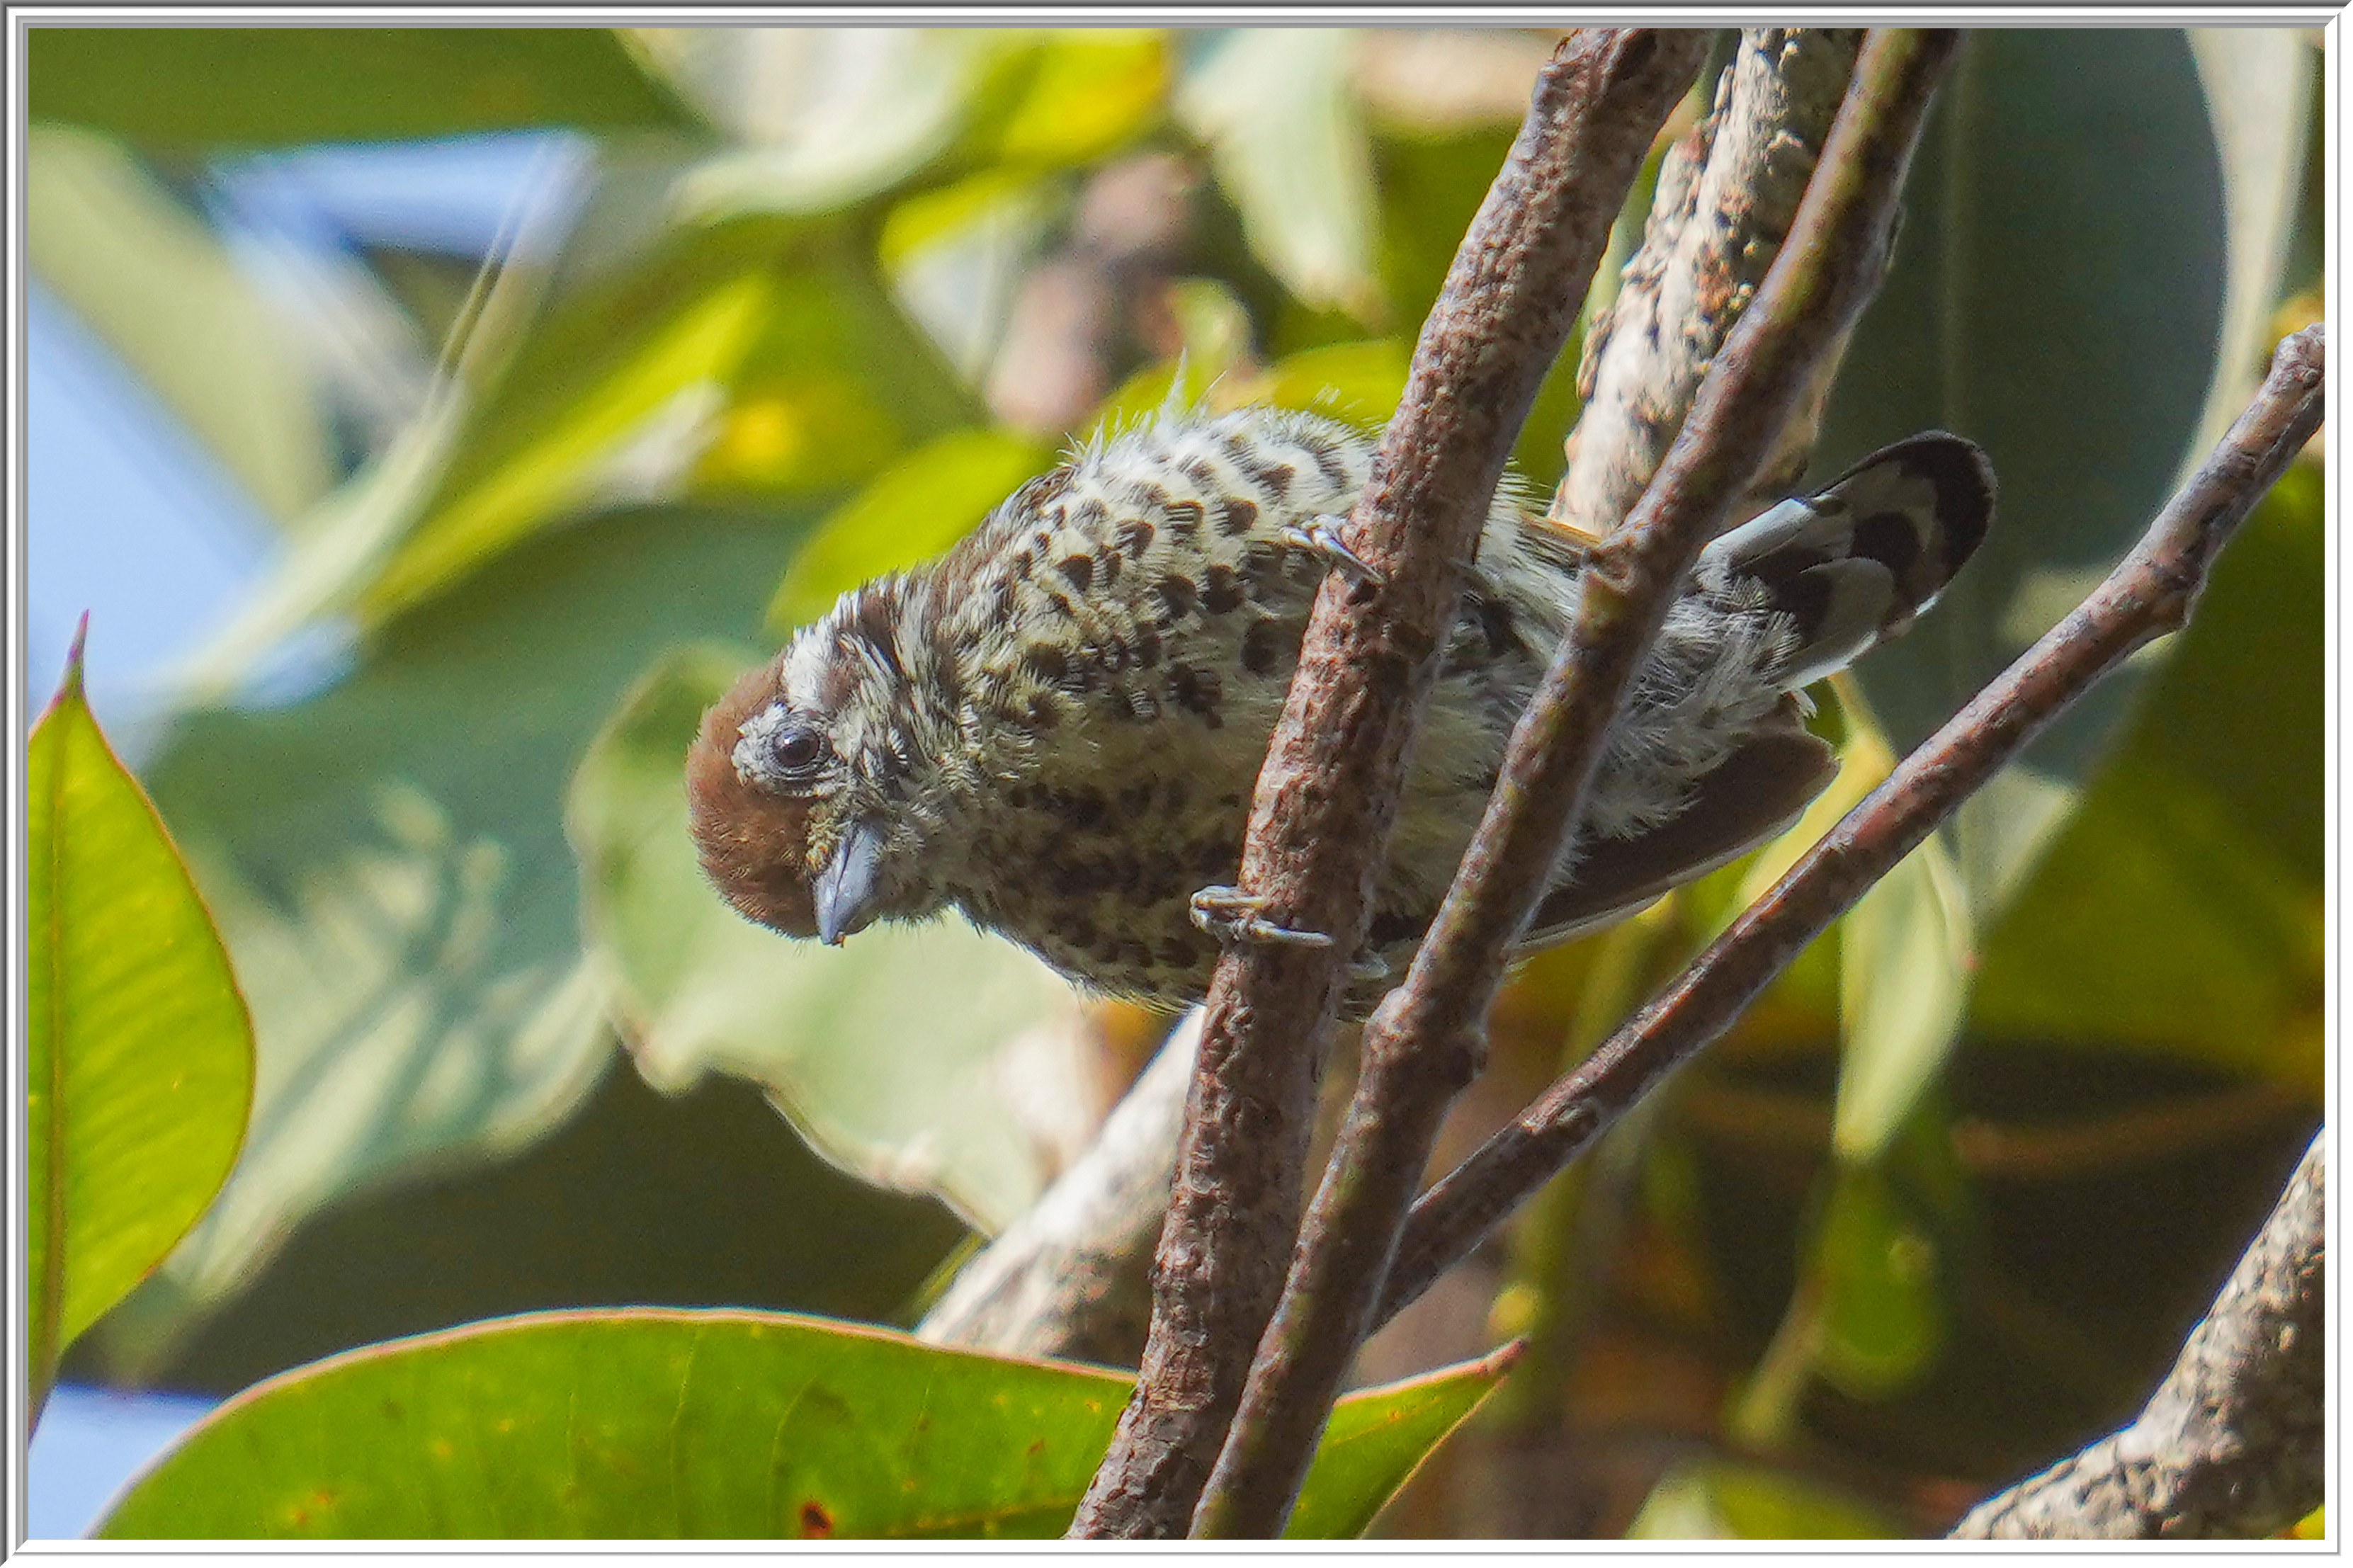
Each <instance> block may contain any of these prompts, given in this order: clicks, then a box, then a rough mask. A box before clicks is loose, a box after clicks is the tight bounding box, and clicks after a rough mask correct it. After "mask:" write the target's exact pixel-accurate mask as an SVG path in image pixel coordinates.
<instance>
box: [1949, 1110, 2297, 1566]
mask: <svg viewBox="0 0 2353 1568" xmlns="http://www.w3.org/2000/svg"><path fill="white" fill-rule="evenodd" d="M2327 1140H2328V1132H2327V1129H2326V1128H2323V1129H2322V1130H2321V1131H2319V1132H2317V1133H2316V1134H2314V1135H2313V1140H2312V1145H2311V1147H2310V1148H2308V1149H2306V1151H2305V1154H2304V1159H2303V1161H2302V1163H2299V1164H2298V1165H2297V1166H2296V1168H2295V1174H2294V1175H2293V1176H2291V1177H2289V1178H2288V1184H2287V1190H2286V1191H2285V1192H2284V1193H2282V1194H2280V1200H2279V1203H2278V1205H2277V1206H2275V1207H2274V1209H2273V1210H2272V1213H2271V1217H2270V1218H2269V1219H2267V1220H2265V1221H2264V1222H2263V1229H2262V1230H2261V1231H2259V1232H2257V1233H2256V1236H2255V1239H2254V1241H2253V1244H2252V1245H2251V1246H2249V1247H2248V1248H2247V1250H2246V1254H2245V1256H2243V1257H2242V1258H2240V1259H2239V1266H2238V1268H2235V1269H2233V1270H2232V1273H2231V1278H2230V1279H2229V1280H2228V1282H2226V1283H2225V1284H2224V1285H2223V1287H2222V1293H2221V1295H2220V1296H2217V1297H2216V1298H2215V1299H2214V1307H2213V1310H2211V1311H2210V1312H2208V1313H2207V1314H2206V1318H2205V1321H2202V1322H2200V1324H2199V1325H2198V1327H2197V1328H2196V1329H2194V1330H2193V1331H2191V1332H2190V1335H2189V1342H2188V1343H2187V1344H2185V1345H2183V1346H2182V1348H2181V1355H2180V1358H2179V1360H2177V1361H2176V1362H2175V1363H2173V1371H2172V1372H2171V1373H2168V1375H2167V1377H2166V1380H2165V1382H2164V1383H2163V1384H2160V1385H2158V1391H2157V1393H2156V1394H2153V1395H2152V1396H2151V1397H2150V1399H2149V1402H2148V1404H2147V1406H2146V1407H2145V1408H2143V1409H2142V1411H2141V1413H2140V1415H2138V1416H2137V1418H2136V1419H2135V1420H2134V1421H2133V1423H2132V1425H2131V1426H2126V1428H2125V1429H2124V1430H2123V1431H2121V1432H2118V1433H2116V1435H2115V1436H2109V1437H2103V1438H2102V1439H2100V1441H2098V1442H2096V1443H2094V1444H2093V1445H2092V1446H2091V1447H2088V1448H2086V1449H2084V1451H2083V1452H2082V1453H2080V1454H2077V1455H2075V1456H2074V1457H2073V1458H2069V1459H2064V1460H2062V1461H2061V1462H2060V1463H2058V1464H2056V1465H2053V1466H2052V1467H2051V1468H2049V1469H2047V1470H2045V1471H2043V1472H2042V1474H2041V1475H2039V1476H2035V1477H2032V1478H2031V1479H2027V1480H2023V1481H2021V1482H2019V1483H2018V1485H2016V1486H2014V1487H2012V1488H2010V1489H2009V1490H2008V1491H2005V1492H2002V1493H2000V1494H1999V1495H1997V1496H1995V1497H1992V1498H1989V1499H1988V1500H1986V1501H1984V1502H1981V1503H1979V1504H1978V1506H1977V1507H1976V1508H1974V1509H1972V1510H1969V1513H1968V1517H1967V1518H1965V1519H1963V1520H1962V1521H1961V1522H1960V1523H1959V1524H1958V1525H1957V1526H1955V1527H1954V1529H1953V1538H1954V1539H1956V1540H1964V1541H2153V1540H2157V1539H2159V1538H2163V1537H2170V1538H2175V1539H2183V1538H2189V1539H2199V1540H2222V1539H2244V1538H2247V1537H2252V1536H2265V1535H2272V1534H2275V1533H2277V1532H2278V1531H2281V1530H2284V1529H2285V1528H2286V1527H2287V1526H2289V1525H2291V1524H2294V1523H2295V1521H2297V1520H2299V1519H2301V1518H2303V1517H2304V1516H2305V1515H2306V1514H2307V1513H2309V1512H2311V1511H2312V1510H2314V1509H2316V1508H2317V1507H2319V1506H2320V1501H2321V1498H2322V1496H2323V1492H2324V1489H2325V1483H2326V1479H2327V1476H2326V1466H2327V1437H2328V1423H2327V1373H2328V1356H2327V1342H2326V1340H2325V1338H2324V1336H2325V1334H2326V1332H2327V1314H2326V1312H2325V1310H2324V1306H2325V1303H2324V1301H2323V1293H2322V1283H2323V1282H2322V1273H2323V1268H2322V1265H2323V1263H2324V1261H2325V1258H2326V1255H2327V1158H2326V1157H2327Z"/></svg>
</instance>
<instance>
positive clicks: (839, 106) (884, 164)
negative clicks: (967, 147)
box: [647, 27, 1036, 219]
mask: <svg viewBox="0 0 2353 1568" xmlns="http://www.w3.org/2000/svg"><path fill="white" fill-rule="evenodd" d="M647 42H648V44H649V47H650V48H651V49H652V50H653V52H654V53H655V54H656V56H657V57H658V58H661V59H663V60H664V61H665V62H666V63H667V64H668V65H669V66H670V69H671V70H672V71H673V72H675V73H676V74H677V75H679V76H680V78H681V79H682V80H684V81H685V82H686V83H688V84H689V88H690V90H691V91H692V92H694V93H695V94H696V95H697V96H698V97H699V98H700V99H701V100H702V101H704V102H705V103H707V104H709V105H710V106H711V109H712V115H713V117H714V118H715V119H717V120H719V121H723V122H724V123H726V124H728V125H730V126H732V127H733V128H734V129H735V131H736V134H737V139H738V142H739V143H740V144H739V145H737V146H735V147H732V148H730V149H728V150H727V151H724V152H722V153H716V154H714V155H712V156H711V157H709V158H707V159H704V160H703V161H702V163H699V164H697V165H696V166H695V167H694V168H693V169H692V170H691V171H690V172H689V173H688V174H686V175H685V176H684V177H683V178H682V179H681V181H680V183H679V187H678V202H679V205H680V208H681V211H682V212H683V213H685V214H686V215H688V216H691V217H694V218H698V219H722V218H731V217H742V216H753V215H757V214H764V213H765V214H796V213H799V214H807V213H820V212H828V211H834V210H839V209H840V208H843V207H848V206H849V205H853V204H855V203H858V202H860V201H863V200H865V199H867V198H868V197H871V196H875V195H881V193H883V192H885V191H887V190H890V189H891V188H892V187H893V186H895V185H897V184H899V183H900V182H901V181H902V180H904V179H905V178H907V176H909V175H911V174H914V173H915V172H916V171H917V170H919V169H922V168H923V167H925V166H926V165H928V164H929V163H932V162H933V161H934V159H936V158H937V157H938V156H939V155H940V154H941V153H943V152H944V151H945V150H946V149H947V148H948V147H949V146H950V144H951V143H952V142H955V138H956V136H957V133H958V132H960V131H962V130H963V129H964V128H965V125H966V123H967V122H968V121H969V120H970V119H971V117H972V116H973V114H974V111H975V107H976V101H977V100H979V99H980V98H982V97H983V96H984V95H985V89H987V86H988V84H989V83H990V82H991V80H992V79H994V78H995V77H996V76H997V74H998V73H1000V72H1001V71H1002V70H1003V69H1004V68H1006V67H1007V65H1008V58H1010V57H1014V56H1018V55H1021V54H1025V53H1027V52H1028V51H1029V49H1031V48H1034V47H1035V43H1036V39H1035V35H1032V34H1026V33H1007V32H1004V31H999V30H993V29H988V28H976V27H872V28H867V27H856V28H841V27H745V28H712V29H694V30H691V31H690V30H687V29H678V30H676V31H664V32H659V33H653V34H650V35H649V37H648V38H647Z"/></svg>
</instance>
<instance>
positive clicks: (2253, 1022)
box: [1970, 466, 2327, 1094]
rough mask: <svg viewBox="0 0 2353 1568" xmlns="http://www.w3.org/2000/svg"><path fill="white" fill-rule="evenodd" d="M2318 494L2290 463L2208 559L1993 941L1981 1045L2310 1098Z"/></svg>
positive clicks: (2318, 863)
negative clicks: (2133, 1051)
mask: <svg viewBox="0 0 2353 1568" xmlns="http://www.w3.org/2000/svg"><path fill="white" fill-rule="evenodd" d="M2322 499H2323V485H2322V477H2321V475H2320V473H2319V472H2318V470H2317V469H2315V468H2308V467H2303V466H2299V467H2297V468H2293V469H2291V470H2290V471H2289V473H2288V474H2287V475H2286V476H2285V477H2284V479H2282V480H2281V482H2280V484H2279V485H2278V486H2277V487H2276V488H2275V489H2274V491H2273V493H2272V495H2271V497H2270V498H2269V499H2267V500H2265V501H2264V502H2263V505H2262V506H2260V507H2259V508H2257V510H2255V513H2254V514H2253V516H2252V517H2251V518H2250V519H2249V520H2248V521H2247V523H2246V525H2245V526H2244V527H2243V528H2242V530H2241V531H2240V534H2239V536H2238V537H2237V538H2236V539H2235V540H2234V541H2233V542H2232V544H2231V546H2230V548H2229V549H2228V550H2227V551H2225V552H2224V553H2223V555H2222V557H2221V561H2220V562H2219V563H2217V564H2216V566H2215V570H2214V576H2213V580H2212V582H2211V584H2210V585H2209V586H2208V588H2207V591H2206V592H2205V594H2204V595H2201V596H2200V601H2199V604H2198V608H2197V611H2196V613H2195V615H2194V616H2192V618H2191V620H2190V623H2189V628H2188V629H2187V630H2186V631H2184V632H2183V633H2181V634H2180V635H2179V637H2177V638H2174V639H2172V640H2173V641H2174V643H2175V644H2176V646H2175V647H2172V648H2171V649H2170V650H2169V651H2168V656H2167V658H2166V662H2165V663H2164V665H2163V667H2162V668H2161V669H2160V670H2159V672H2158V674H2157V675H2156V676H2155V677H2154V678H2153V679H2151V681H2150V683H2149V690H2148V692H2147V700H2146V702H2145V704H2144V706H2143V707H2142V709H2141V710H2140V712H2139V713H2138V714H2137V716H2136V717H2135V719H2134V721H2133V724H2132V727H2131V729H2130V730H2129V731H2127V732H2126V736H2125V738H2124V740H2123V742H2122V743H2121V744H2120V745H2119V746H2118V748H2117V751H2116V755H2115V756H2114V757H2113V758H2112V759H2111V760H2110V762H2109V763H2108V765H2107V766H2106V767H2105V768H2104V769H2103V770H2102V771H2101V773H2099V774H2098V775H2097V776H2096V777H2095V778H2094V780H2093V782H2092V784H2091V786H2090V788H2089V789H2088V790H2087V791H2086V792H2085V795H2084V804H2083V806H2082V809H2081V810H2079V811H2078V812H2077V813H2076V814H2075V816H2073V819H2072V820H2070V822H2069V823H2068V824H2067V826H2066V828H2065V830H2064V831H2063V833H2062V834H2061V836H2060V837H2059V838H2058V840H2057V842H2055V843H2054V844H2053V845H2052V848H2051V850H2050V852H2049V854H2048V856H2047V857H2046V858H2045V859H2044V860H2043V862H2042V866H2041V867H2040V868H2039V869H2038V870H2037V871H2036V872H2035V874H2034V876H2033V879H2032V880H2031V883H2030V884H2029V885H2028V887H2027V889H2026V890H2025V891H2024V892H2023V893H2021V895H2020V897H2019V899H2018V900H2017V902H2016V904H2015V905H2014V906H2013V907H2012V909H2011V910H2010V913H2009V914H2008V915H2007V916H2006V917H2005V918H2004V920H2003V921H2002V922H2001V923H2000V925H1999V926H1997V927H1996V928H1995V929H1994V930H1993V931H1991V932H1990V933H1989V936H1988V939H1987V942H1986V944H1985V955H1984V963H1983V968H1982V970H1981V972H1980V973H1979V975H1978V985H1977V990H1976V994H1975V998H1974V1000H1973V1002H1972V1004H1971V1010H1970V1027H1971V1028H1972V1029H1973V1030H1974V1031H1976V1032H1978V1033H1980V1034H1983V1035H1986V1036H1989V1037H1995V1038H2006V1039H2031V1040H2039V1041H2049V1042H2054V1043H2063V1044H2065V1043H2072V1044H2079V1045H2089V1046H2105V1047H2128V1048H2137V1049H2142V1050H2157V1051H2162V1052H2168V1053H2173V1054H2178V1055H2181V1056H2185V1057H2188V1058H2191V1059H2194V1060H2197V1061H2200V1062H2204V1063H2207V1064H2210V1065H2211V1066H2214V1067H2219V1068H2224V1069H2226V1070H2231V1071H2237V1072H2243V1073H2249V1074H2253V1075H2255V1076H2259V1077H2263V1078H2269V1079H2279V1080H2284V1081H2286V1082H2289V1083H2292V1084H2297V1085H2301V1086H2303V1087H2305V1088H2306V1089H2309V1090H2310V1091H2311V1092H2313V1093H2315V1094H2317V1093H2318V1092H2319V1090H2320V1088H2321V1082H2322V1038H2323V1020H2324V1016H2325V1012H2324V1010H2325V1005H2326V996H2327V990H2326V975H2327V963H2326V958H2325V953H2326V950H2327V949H2326V936H2325V930H2326V926H2325V920H2324V912H2325V907H2326V906H2325V899H2324V892H2325V889H2324V886H2323V868H2324V866H2325V858H2324V853H2323V850H2324V841H2323V834H2324V832H2325V827H2326V819H2327V814H2326V802H2327V795H2326V792H2325V784H2324V781H2325V778H2326V767H2325V759H2324V744H2325V733H2326V731H2325V725H2326V714H2327V702H2326V698H2325V690H2326V672H2325V663H2326V661H2325V658H2324V654H2325V647H2326V633H2325V626H2326V620H2325V615H2324V604H2323V595H2324V584H2325V581H2326V576H2327V570H2326V559H2327V557H2326V535H2325V525H2324V521H2323V511H2322Z"/></svg>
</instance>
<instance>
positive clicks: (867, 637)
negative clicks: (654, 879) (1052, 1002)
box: [686, 582, 924, 943]
mask: <svg viewBox="0 0 2353 1568" xmlns="http://www.w3.org/2000/svg"><path fill="white" fill-rule="evenodd" d="M895 587H896V584H892V583H887V582H886V583H881V584H869V585H868V586H867V587H865V588H863V589H860V590H859V591H858V592H856V593H853V594H850V595H845V596H844V598H843V599H842V601H841V603H840V604H839V605H836V606H835V608H834V610H833V612H832V613H831V614H830V615H828V616H827V617H826V618H825V619H824V620H822V621H819V622H818V623H816V624H815V625H813V626H808V627H807V628H805V629H804V630H803V631H802V632H801V633H800V634H799V635H798V636H797V637H795V638H794V640H793V641H792V642H791V643H790V644H789V645H787V646H786V648H785V650H784V651H783V652H782V653H780V654H778V655H777V656H776V658H774V659H773V660H771V661H770V662H769V663H767V664H765V665H763V666H762V667H760V668H757V669H754V670H752V671H750V672H748V673H747V674H745V675H744V677H743V679H740V680H738V681H737V682H736V683H735V685H734V687H733V689H731V690H729V692H728V693H727V695H726V696H725V697H723V698H722V699H721V700H720V701H719V702H718V704H717V705H716V706H714V707H713V708H712V709H711V710H710V711H709V712H707V713H705V714H704V715H703V716H702V731H701V732H700V733H698V734H697V735H696V736H695V739H694V745H693V747H692V749H691V752H689V753H688V757H687V766H686V795H687V821H688V826H689V829H690V831H691V833H692V835H693V837H694V844H695V849H696V852H697V853H698V855H700V857H701V858H702V868H703V871H704V873H705V874H706V875H707V876H709V877H710V879H711V880H712V883H713V884H715V885H716V886H717V887H718V889H719V890H720V892H721V893H723V894H724V895H725V896H726V899H727V901H728V902H729V903H731V904H733V905H734V906H735V908H736V909H737V910H740V911H741V912H742V913H743V914H744V916H745V917H746V918H748V919H750V920H753V921H757V922H758V923H760V924H761V925H765V926H768V927H770V928H772V929H774V930H776V931H783V932H785V933H786V935H788V936H800V937H809V936H813V937H817V938H818V939H819V940H821V941H824V942H828V943H834V942H840V941H841V940H842V939H843V938H845V937H847V936H849V935H851V934H852V933H854V932H856V931H860V930H862V929H864V928H865V927H866V926H867V925H869V924H871V922H872V921H874V920H876V919H877V918H879V917H881V916H882V915H884V914H910V913H918V912H924V911H921V910H914V909H911V908H907V907H904V906H906V905H907V904H909V902H910V897H909V892H908V890H907V889H902V888H900V887H899V886H897V884H898V882H899V881H900V880H901V879H902V878H901V877H900V875H899V874H898V868H901V867H903V866H905V865H907V864H908V863H909V862H910V859H911V858H912V857H911V856H910V854H909V851H910V848H911V846H910V844H909V843H908V842H907V840H908V839H909V838H910V836H911V833H912V831H913V829H912V827H911V824H910V814H909V813H908V812H906V811H904V810H902V809H900V808H901V807H902V805H903V804H904V802H905V800H906V796H907V794H908V785H909V784H910V782H911V780H912V778H913V775H915V774H916V773H918V772H919V771H921V768H922V765H923V764H922V760H921V756H920V752H919V748H917V747H916V746H915V744H914V743H913V737H912V734H911V733H910V731H911V725H910V724H909V722H908V721H907V713H908V709H909V704H908V702H907V701H906V691H905V688H906V686H907V679H906V675H905V671H904V668H903V666H902V662H901V660H900V658H899V655H898V649H897V643H898V637H897V625H896V615H895V612H896V607H897V599H898V595H897V594H896V593H895V592H894V589H895Z"/></svg>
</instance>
